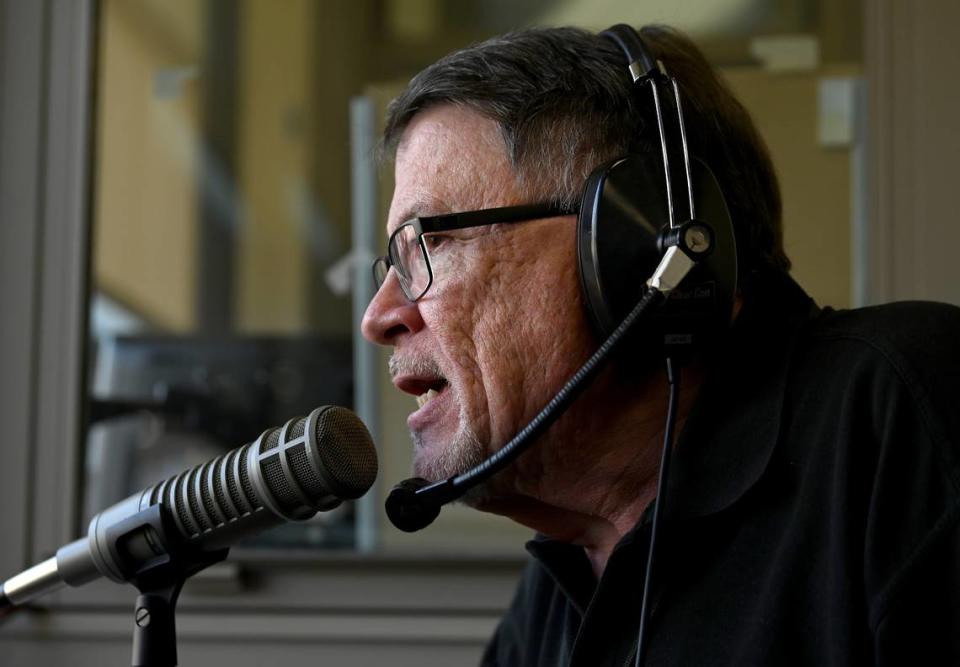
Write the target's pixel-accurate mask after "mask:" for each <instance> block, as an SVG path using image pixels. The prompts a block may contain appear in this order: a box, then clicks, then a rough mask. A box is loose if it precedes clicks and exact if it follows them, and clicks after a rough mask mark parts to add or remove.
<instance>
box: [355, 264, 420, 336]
mask: <svg viewBox="0 0 960 667" xmlns="http://www.w3.org/2000/svg"><path fill="white" fill-rule="evenodd" d="M422 328H423V319H422V318H421V317H420V308H419V307H418V306H417V304H416V303H414V302H411V301H410V300H409V299H408V298H407V297H406V296H405V295H404V294H403V290H401V289H400V283H399V282H398V281H397V276H396V271H394V270H391V271H390V273H389V274H388V275H387V279H386V280H385V281H384V282H383V285H381V286H380V289H379V290H377V293H376V294H374V295H373V299H372V300H371V301H370V305H368V306H367V311H366V312H365V313H364V314H363V322H361V324H360V331H361V332H362V333H363V337H364V338H366V339H367V340H369V341H370V342H371V343H377V344H379V345H396V342H397V338H398V337H400V336H402V335H403V334H406V333H416V332H418V331H420V329H422Z"/></svg>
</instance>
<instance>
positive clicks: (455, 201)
mask: <svg viewBox="0 0 960 667" xmlns="http://www.w3.org/2000/svg"><path fill="white" fill-rule="evenodd" d="M394 167H395V171H396V176H397V179H396V189H395V190H394V195H395V196H396V195H397V194H400V193H401V192H402V193H403V194H402V195H401V196H402V199H400V200H397V199H396V198H395V199H394V201H393V205H392V206H391V213H392V212H393V211H394V210H395V211H398V213H396V214H392V215H391V217H390V221H389V223H390V224H389V225H388V228H390V227H393V228H395V227H396V226H399V225H400V224H402V223H403V222H405V221H406V220H409V219H410V218H411V217H413V216H416V215H420V216H423V215H431V214H439V213H452V212H456V211H469V210H475V209H483V208H491V207H494V206H506V205H509V204H513V203H518V202H519V201H520V200H521V199H523V197H522V196H520V193H519V187H518V186H519V182H518V176H517V174H516V172H515V170H514V169H513V166H512V165H511V164H510V161H509V157H508V155H507V151H506V146H505V145H504V143H503V138H502V136H501V134H500V132H499V128H498V126H497V124H496V123H495V122H494V121H492V120H490V119H489V118H486V117H483V116H481V115H480V114H478V113H477V112H475V111H473V110H470V109H465V108H460V107H458V106H456V105H444V106H441V107H436V108H433V109H430V110H427V111H424V112H422V113H421V114H420V115H418V116H417V117H415V118H414V119H413V121H412V122H411V124H410V125H409V126H408V127H407V128H406V130H405V131H404V133H403V136H402V137H401V140H400V143H399V145H398V149H397V159H396V161H395V163H394Z"/></svg>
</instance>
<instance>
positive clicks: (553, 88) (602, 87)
mask: <svg viewBox="0 0 960 667" xmlns="http://www.w3.org/2000/svg"><path fill="white" fill-rule="evenodd" d="M641 34H642V35H643V38H644V41H645V43H646V45H647V47H648V49H650V50H651V51H652V52H653V55H654V56H655V57H656V58H659V59H660V60H662V61H663V62H664V64H665V66H666V67H667V70H668V71H669V72H670V73H671V74H672V75H673V76H675V77H676V78H677V80H678V82H679V83H680V87H681V89H682V91H683V95H684V112H685V122H686V126H687V135H688V139H689V143H690V146H691V151H692V152H693V154H694V155H696V156H698V157H699V158H700V159H702V160H703V161H704V162H706V163H707V164H708V165H709V166H710V167H711V168H712V169H713V171H714V173H715V175H716V176H717V180H718V181H719V183H720V187H721V189H722V190H723V192H724V195H725V197H726V199H727V205H728V207H729V208H730V214H731V217H732V218H733V223H734V227H735V230H736V233H737V239H738V255H739V259H740V264H741V267H742V269H744V270H751V269H757V268H761V267H773V268H776V269H781V270H787V269H789V268H790V260H789V259H788V258H787V256H786V254H785V253H784V250H783V235H782V223H781V214H782V213H781V208H782V206H781V200H780V190H779V185H778V183H777V177H776V172H775V171H774V168H773V164H772V162H771V160H770V156H769V152H768V150H767V148H766V145H765V144H764V142H763V140H762V139H761V137H760V135H759V133H758V132H757V131H756V128H755V127H754V125H753V122H752V121H751V119H750V117H749V115H748V114H747V112H746V110H745V109H744V108H743V106H742V105H741V104H740V103H739V102H738V101H737V100H736V99H735V98H734V97H733V95H732V94H731V93H730V91H729V90H728V89H727V87H726V85H725V84H724V83H723V82H722V81H721V79H720V78H719V76H718V75H717V73H716V72H715V70H714V69H713V68H712V67H711V66H710V65H709V63H708V62H707V60H706V58H705V57H704V55H703V53H702V52H701V51H700V50H699V49H698V48H697V47H696V46H695V45H694V44H693V42H692V41H690V39H689V38H687V37H686V36H685V35H683V34H681V33H680V32H678V31H676V30H674V29H672V28H667V27H664V26H647V27H645V28H643V29H642V30H641ZM623 60H624V59H623V54H622V52H621V51H620V50H619V49H618V48H617V47H616V46H615V45H613V44H612V43H611V42H609V41H608V40H606V39H604V38H601V37H599V36H597V35H594V34H592V33H590V32H587V31H585V30H580V29H577V28H534V29H529V30H523V31H517V32H512V33H508V34H506V35H502V36H500V37H495V38H493V39H490V40H488V41H486V42H482V43H480V44H477V45H474V46H471V47H468V48H466V49H463V50H460V51H456V52H454V53H451V54H450V55H448V56H446V57H444V58H442V59H441V60H439V61H437V62H436V63H434V64H433V65H431V66H429V67H427V68H426V69H425V70H423V71H422V72H420V73H419V74H417V75H416V76H415V77H414V78H413V79H412V80H411V81H410V83H409V85H408V86H407V88H406V90H404V91H403V93H401V94H400V96H399V97H397V98H396V99H395V100H394V101H393V102H392V103H391V104H390V107H389V109H388V112H387V122H386V127H385V129H384V136H383V148H384V152H385V153H387V154H391V153H393V152H394V151H395V150H396V147H397V144H398V143H399V141H400V139H401V137H402V135H403V131H404V129H405V128H406V127H407V125H408V124H409V123H410V121H411V120H412V119H413V117H414V116H415V115H416V114H417V113H419V112H420V111H422V110H424V109H426V108H428V107H431V106H434V105H438V104H457V105H464V106H467V107H469V108H472V109H474V110H476V111H477V112H478V113H480V114H482V115H483V116H485V117H487V118H490V119H492V120H493V121H495V122H496V123H497V125H498V126H499V128H500V133H501V135H502V137H503V141H504V144H505V146H506V150H507V155H508V157H509V159H510V162H511V164H512V165H513V167H514V169H515V171H516V174H517V178H518V182H519V183H520V185H521V186H522V188H523V189H524V190H525V191H526V192H527V193H529V194H530V196H532V197H538V198H544V199H551V200H556V201H559V202H561V203H563V204H566V205H571V204H576V203H579V200H580V196H581V193H582V189H583V184H584V182H585V180H586V178H587V176H588V175H589V174H590V172H591V171H593V170H594V169H595V168H596V167H598V166H599V165H602V164H604V163H606V162H609V161H610V160H612V159H615V158H617V157H619V156H622V155H625V154H627V153H631V152H646V151H650V150H653V149H654V148H655V147H658V139H657V137H656V130H655V129H654V127H655V126H649V127H648V125H649V123H648V121H647V119H651V118H652V115H651V114H652V111H651V109H650V108H649V103H648V101H647V100H646V98H645V97H641V96H639V95H637V94H636V93H635V91H634V88H633V86H632V83H631V81H630V78H629V77H628V75H627V72H626V67H625V66H624V65H625V63H624V62H623Z"/></svg>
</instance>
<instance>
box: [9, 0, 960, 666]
mask: <svg viewBox="0 0 960 667" xmlns="http://www.w3.org/2000/svg"><path fill="white" fill-rule="evenodd" d="M951 19H952V20H951ZM957 19H960V9H958V6H957V5H956V3H953V2H950V1H948V0H943V1H940V2H937V1H931V2H924V3H907V2H898V1H896V0H862V1H858V0H847V1H842V2H837V1H828V0H772V1H771V0H712V1H711V0H702V1H696V0H685V1H682V2H680V1H677V0H649V1H645V2H637V1H636V0H527V1H525V2H515V1H513V0H457V1H454V0H350V1H347V0H236V1H232V0H100V1H99V2H96V1H94V0H76V1H74V2H70V1H68V0H63V1H58V0H42V1H37V2H28V1H26V0H24V1H23V2H17V1H16V0H0V21H2V23H0V31H2V32H0V39H2V41H0V47H2V61H0V65H2V67H3V69H2V73H0V77H2V78H0V84H2V85H0V104H2V107H0V149H2V152H0V160H2V162H0V234H2V236H0V260H2V261H0V271H2V273H0V297H2V301H0V306H2V309H3V310H2V312H3V313H4V317H3V325H2V327H3V328H2V338H0V362H2V364H3V365H2V366H0V375H2V379H0V382H2V384H0V390H2V394H0V398H2V401H0V402H2V405H0V415H2V417H3V422H2V423H5V424H7V425H8V428H7V429H5V430H6V432H7V438H5V439H4V441H3V444H2V449H0V455H2V456H3V457H4V459H5V460H6V465H5V466H3V467H2V472H0V475H2V479H0V482H2V483H0V500H2V501H3V504H2V506H3V507H4V508H6V509H5V513H6V514H7V516H5V517H4V518H3V519H2V520H0V528H2V530H3V531H4V535H5V539H4V540H3V544H4V545H5V546H4V547H3V549H2V554H0V564H2V565H3V571H2V572H0V577H6V576H9V575H11V574H13V573H15V572H17V571H19V570H20V569H22V568H23V567H26V566H27V565H29V564H31V563H33V562H37V561H39V560H41V559H43V558H45V557H47V556H49V555H50V554H51V553H52V552H53V551H54V550H55V549H56V548H57V547H58V546H59V545H61V544H62V543H64V542H66V541H69V540H71V539H73V538H75V537H77V536H79V535H80V534H81V533H83V532H85V527H86V524H87V522H88V521H89V518H90V517H91V516H92V515H93V514H95V513H96V512H98V511H99V510H101V509H103V508H104V507H106V506H108V505H110V504H112V503H114V502H116V501H118V500H120V499H122V498H125V497H126V496H128V495H129V494H130V493H132V492H134V491H137V490H139V489H141V488H143V487H144V486H147V485H149V484H152V483H154V482H156V481H158V480H160V479H163V478H165V477H167V476H170V475H172V474H175V473H177V472H180V471H181V470H184V469H185V468H188V467H190V466H193V465H197V464H200V463H203V462H205V461H207V460H209V459H211V458H213V457H214V456H217V455H219V454H221V453H223V452H225V451H227V450H228V449H232V448H234V447H237V446H239V445H241V444H244V443H245V442H249V441H251V440H253V439H254V438H256V437H257V435H259V433H260V432H262V431H263V430H264V429H265V428H267V427H271V426H275V425H280V424H282V423H283V422H284V421H285V420H287V419H289V418H291V417H294V416H297V415H304V414H306V413H307V412H309V411H310V410H311V409H312V408H313V407H316V406H318V405H323V404H337V405H345V406H348V407H351V408H353V409H354V410H356V411H357V412H358V414H359V415H360V416H361V417H362V418H363V419H364V421H365V422H366V423H367V424H368V425H369V426H370V428H371V431H372V432H373V435H374V439H375V440H376V442H377V444H378V448H379V454H380V462H381V466H380V476H379V478H378V482H377V485H376V486H375V488H374V490H373V491H371V493H370V494H368V495H367V496H366V497H365V498H364V499H362V500H361V501H358V502H357V503H353V504H345V505H343V506H341V507H340V508H338V509H337V510H335V511H333V512H328V513H322V514H320V515H318V517H317V518H315V519H313V520H310V521H307V522H304V523H302V524H294V525H288V526H284V527H281V528H279V529H276V530H274V531H270V532H267V533H265V534H263V535H262V536H260V537H258V538H256V539H253V540H248V541H246V542H244V543H243V544H241V545H238V546H237V547H235V548H234V549H233V550H232V552H231V558H230V562H228V563H225V564H222V565H220V566H216V567H214V568H212V569H211V570H210V571H208V572H204V573H202V574H201V575H198V576H197V577H195V578H194V580H191V582H190V583H188V585H187V587H186V589H185V592H184V595H183V597H182V598H181V602H180V605H179V615H178V628H179V633H180V656H181V664H196V663H199V662H200V661H201V660H203V661H205V662H206V664H209V665H211V666H213V665H259V664H277V663H278V662H280V661H281V660H282V661H284V662H286V663H288V664H299V663H307V662H308V661H309V662H317V663H320V662H325V663H328V664H336V665H368V664H371V663H373V661H374V660H378V661H380V660H384V659H385V658H386V659H389V660H390V661H391V662H392V663H393V664H414V663H416V664H436V665H453V664H475V663H476V661H477V660H478V658H479V655H480V651H481V649H482V646H483V644H484V642H485V640H486V638H487V637H488V636H489V634H490V633H491V632H492V630H493V627H494V624H495V622H496V619H497V618H498V616H499V614H500V611H501V610H502V609H503V607H504V606H505V605H506V604H507V602H508V601H509V596H510V594H511V592H512V585H513V582H514V579H515V577H516V576H517V574H518V572H519V570H520V568H521V567H522V564H523V560H524V551H523V543H524V542H525V540H526V539H528V538H529V537H530V535H529V533H528V531H526V530H524V529H522V528H519V527H517V526H515V525H513V524H511V523H510V522H508V521H506V520H503V519H499V518H496V517H492V516H488V515H483V514H480V513H476V512H472V511H469V510H465V509H463V508H460V507H453V508H448V509H447V510H445V511H444V513H443V514H442V515H441V518H440V520H438V521H437V523H436V524H435V525H434V526H432V527H431V528H430V529H428V530H426V531H424V532H422V533H417V534H415V535H407V534H402V533H399V532H398V531H396V530H395V529H393V528H392V527H391V526H390V525H389V524H388V523H387V522H386V519H385V516H384V514H383V512H382V500H383V497H384V496H385V494H386V492H387V491H388V490H389V489H390V487H391V486H392V485H393V484H394V483H395V482H397V481H399V480H400V479H403V478H405V477H406V476H407V475H408V472H409V467H410V458H411V457H410V444H409V436H408V434H407V433H406V430H405V426H404V422H405V417H406V415H407V414H408V413H409V412H410V411H411V410H412V407H413V401H412V399H411V398H410V397H408V396H405V395H400V394H399V393H398V392H396V391H395V390H393V388H392V386H391V385H390V383H389V380H388V378H387V374H386V367H385V360H386V353H385V351H382V350H377V349H374V348H373V347H372V346H369V345H368V344H366V343H365V342H363V341H362V340H361V339H360V337H359V317H360V314H361V313H362V311H363V308H364V307H365V305H366V303H367V301H368V300H369V298H370V295H371V294H372V284H371V281H370V277H369V265H370V260H371V258H372V257H373V256H374V255H376V254H380V253H382V251H383V245H384V241H385V239H384V233H383V226H384V224H385V219H386V209H387V206H388V203H389V198H390V193H391V191H392V173H391V167H390V165H389V164H387V165H383V166H381V165H378V164H377V162H376V161H375V159H374V148H375V146H376V142H377V138H378V134H379V129H380V126H381V123H382V120H383V112H384V109H385V107H386V104H387V103H388V102H389V100H390V99H391V98H392V97H393V96H394V95H396V94H397V93H398V92H399V91H400V90H401V89H402V88H403V86H404V85H405V83H406V82H407V81H408V80H409V78H410V77H411V76H412V75H413V74H414V73H416V72H417V71H418V70H419V69H421V68H423V67H424V66H426V65H428V64H430V63H431V62H433V61H434V60H436V59H437V58H439V57H440V56H442V55H444V54H445V53H447V52H449V51H451V50H453V49H456V48H460V47H463V46H466V45H468V44H470V43H473V42H476V41H479V40H482V39H485V38H487V37H490V36H492V35H495V34H498V33H502V32H505V31H508V30H511V29H516V28H522V27H525V26H532V25H577V26H581V27H584V28H587V29H590V30H600V29H603V28H605V27H607V26H608V25H610V24H612V23H617V22H629V23H632V24H634V25H638V26H639V25H643V24H646V23H668V24H672V25H675V26H677V27H679V28H681V29H683V30H686V31H688V32H689V33H690V34H691V35H692V36H693V37H694V39H695V40H696V41H697V43H698V44H699V45H700V46H701V47H702V48H703V49H704V51H705V52H706V54H707V56H708V57H709V59H710V60H711V61H712V62H713V63H714V64H715V65H716V66H717V67H718V68H719V69H720V70H721V72H722V73H723V75H724V76H725V77H726V79H727V81H728V82H729V83H730V85H731V86H732V88H733V90H734V91H735V93H736V94H737V95H738V97H739V98H740V99H741V100H742V101H743V102H744V103H745V105H746V107H747V108H748V110H749V111H750V112H751V114H752V115H753V117H754V119H755V121H756V123H757V125H758V127H759V129H760V132H761V134H762V135H763V136H764V138H765V139H766V141H767V142H768V144H769V147H770V149H771V152H772V154H773V158H774V162H775V164H776V166H777V168H778V173H779V176H780V179H781V186H782V190H783V195H784V208H785V215H784V226H785V235H786V246H787V252H788V254H789V255H790V256H791V257H792V259H793V261H794V267H795V268H794V271H793V273H794V276H795V277H796V278H797V279H798V280H799V282H800V283H801V284H802V285H803V286H804V287H805V288H806V289H807V290H808V291H809V292H810V293H811V295H812V296H813V297H814V298H815V299H816V300H817V301H818V302H820V303H821V304H827V305H833V306H835V307H840V308H845V307H853V306H862V305H869V304H872V303H879V302H883V301H888V300H892V299H902V298H928V299H938V300H945V301H952V302H954V303H960V271H958V269H957V268H956V267H955V264H956V262H955V261H953V260H952V259H951V258H952V252H951V250H952V247H954V244H955V243H956V242H958V241H960V233H958V232H957V231H956V229H955V227H956V225H953V224H952V220H953V217H954V213H953V210H952V206H951V205H950V204H952V202H950V203H948V201H947V197H948V195H949V194H950V193H951V189H952V188H951V186H952V181H953V178H952V173H951V170H950V168H951V166H952V164H953V160H954V159H955V158H957V157H960V120H958V118H960V113H958V112H960V100H958V95H957V93H956V87H955V86H951V85H949V84H948V83H944V82H949V81H951V80H952V77H953V73H954V72H956V71H957V70H958V66H960V49H958V48H957V46H956V45H955V43H954V42H953V38H952V36H951V35H950V32H949V29H948V28H947V27H945V26H948V25H951V24H953V25H955V21H956V20H957ZM134 597H135V595H134V594H133V589H132V588H128V587H120V586H116V585H113V584H107V583H103V582H100V583H98V584H95V585H91V586H88V587H85V588H83V589H71V590H67V591H63V592H61V593H58V594H56V595H54V596H51V597H50V598H49V599H45V600H44V601H43V606H42V608H41V609H39V610H37V611H35V612H31V613H28V614H24V615H20V616H19V617H17V618H16V619H14V620H12V621H10V622H8V623H6V624H4V625H3V626H0V655H9V656H13V657H12V658H11V660H12V661H9V662H8V661H7V660H6V659H4V664H36V665H45V664H50V665H55V664H63V663H66V662H67V661H68V660H69V662H70V663H71V664H72V665H76V666H79V665H88V664H89V665H103V664H122V663H124V662H125V661H127V660H128V655H129V629H130V624H129V619H128V612H129V609H130V608H131V605H132V602H133V599H134Z"/></svg>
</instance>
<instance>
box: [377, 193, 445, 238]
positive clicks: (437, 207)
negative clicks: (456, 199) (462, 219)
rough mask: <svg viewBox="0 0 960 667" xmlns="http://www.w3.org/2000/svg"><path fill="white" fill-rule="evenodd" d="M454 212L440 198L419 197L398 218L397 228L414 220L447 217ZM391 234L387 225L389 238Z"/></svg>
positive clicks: (391, 231)
mask: <svg viewBox="0 0 960 667" xmlns="http://www.w3.org/2000/svg"><path fill="white" fill-rule="evenodd" d="M452 212H453V209H451V208H450V206H449V204H447V203H446V202H444V201H443V200H441V199H440V198H438V197H418V198H417V199H415V200H414V201H413V202H412V203H410V204H409V205H407V207H406V208H404V209H403V215H401V216H398V217H397V220H398V222H397V227H399V226H400V225H402V224H403V223H405V222H407V221H408V220H412V219H414V218H425V217H428V216H435V215H445V214H447V213H452ZM394 229H396V227H394ZM391 233H393V230H392V229H390V226H389V225H387V236H389V235H390V234H391Z"/></svg>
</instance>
